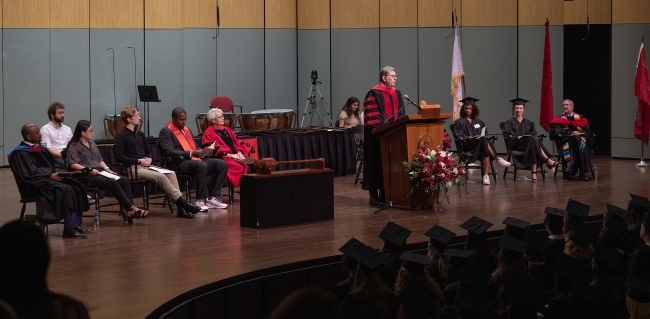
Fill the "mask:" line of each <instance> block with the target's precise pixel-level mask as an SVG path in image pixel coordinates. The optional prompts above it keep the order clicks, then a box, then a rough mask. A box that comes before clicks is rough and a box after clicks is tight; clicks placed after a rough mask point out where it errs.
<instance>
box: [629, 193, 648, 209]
mask: <svg viewBox="0 0 650 319" xmlns="http://www.w3.org/2000/svg"><path fill="white" fill-rule="evenodd" d="M630 197H631V198H632V205H634V206H635V207H636V208H637V209H635V210H634V211H635V212H639V213H641V214H647V213H648V212H650V199H648V198H647V197H643V196H639V195H635V194H630Z"/></svg>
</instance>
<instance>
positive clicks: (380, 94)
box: [361, 84, 406, 190]
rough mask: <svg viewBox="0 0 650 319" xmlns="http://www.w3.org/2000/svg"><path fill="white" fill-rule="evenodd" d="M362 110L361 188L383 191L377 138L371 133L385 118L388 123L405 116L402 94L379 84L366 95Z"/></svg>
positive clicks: (384, 121) (383, 122) (379, 149)
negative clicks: (387, 118)
mask: <svg viewBox="0 0 650 319" xmlns="http://www.w3.org/2000/svg"><path fill="white" fill-rule="evenodd" d="M363 108H364V110H363V117H364V123H363V124H364V138H363V139H364V143H363V154H364V156H363V183H362V184H361V186H362V188H363V189H364V190H375V189H384V180H383V173H382V169H381V165H382V163H381V148H380V144H379V136H375V135H373V134H372V132H371V131H372V129H374V128H375V127H378V126H381V125H384V124H385V123H386V121H387V120H386V117H387V116H388V117H389V118H390V119H389V120H388V122H391V121H394V120H395V117H397V118H398V119H399V118H402V117H404V116H406V111H405V110H404V100H403V99H402V93H401V92H400V91H399V90H397V89H394V90H390V89H387V88H385V87H383V86H382V85H381V84H378V85H375V86H374V87H373V88H372V89H371V90H370V91H368V94H366V97H365V99H364V101H363ZM395 113H397V116H395Z"/></svg>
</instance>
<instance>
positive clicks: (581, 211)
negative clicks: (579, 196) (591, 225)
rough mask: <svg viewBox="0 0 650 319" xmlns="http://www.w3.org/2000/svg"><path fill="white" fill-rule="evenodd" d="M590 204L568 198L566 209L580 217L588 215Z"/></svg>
mask: <svg viewBox="0 0 650 319" xmlns="http://www.w3.org/2000/svg"><path fill="white" fill-rule="evenodd" d="M590 208H591V206H589V205H587V204H583V203H581V202H579V201H577V200H573V199H569V202H568V203H567V204H566V210H567V211H568V212H569V214H571V215H575V216H578V217H581V218H586V217H587V216H589V209H590Z"/></svg>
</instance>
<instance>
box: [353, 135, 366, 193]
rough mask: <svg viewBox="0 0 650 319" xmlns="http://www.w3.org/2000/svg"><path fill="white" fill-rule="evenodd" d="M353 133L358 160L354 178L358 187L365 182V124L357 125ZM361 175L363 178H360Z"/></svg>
mask: <svg viewBox="0 0 650 319" xmlns="http://www.w3.org/2000/svg"><path fill="white" fill-rule="evenodd" d="M352 133H354V142H355V146H356V153H357V154H356V158H357V173H356V176H355V177H354V185H357V183H358V182H363V175H362V174H363V139H364V136H363V134H364V132H363V124H360V125H357V126H355V127H353V128H352ZM360 175H361V177H359V176H360Z"/></svg>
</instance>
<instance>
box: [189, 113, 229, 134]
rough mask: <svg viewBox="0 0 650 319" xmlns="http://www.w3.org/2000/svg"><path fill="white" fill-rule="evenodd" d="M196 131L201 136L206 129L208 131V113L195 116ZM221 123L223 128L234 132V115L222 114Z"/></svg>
mask: <svg viewBox="0 0 650 319" xmlns="http://www.w3.org/2000/svg"><path fill="white" fill-rule="evenodd" d="M195 120H196V129H197V130H198V134H203V132H205V130H206V129H208V126H210V122H209V121H208V113H197V114H196V118H195ZM223 122H224V124H223V125H224V126H227V127H229V128H230V129H231V130H233V131H234V130H235V126H236V125H237V119H236V118H235V114H233V113H223Z"/></svg>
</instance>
